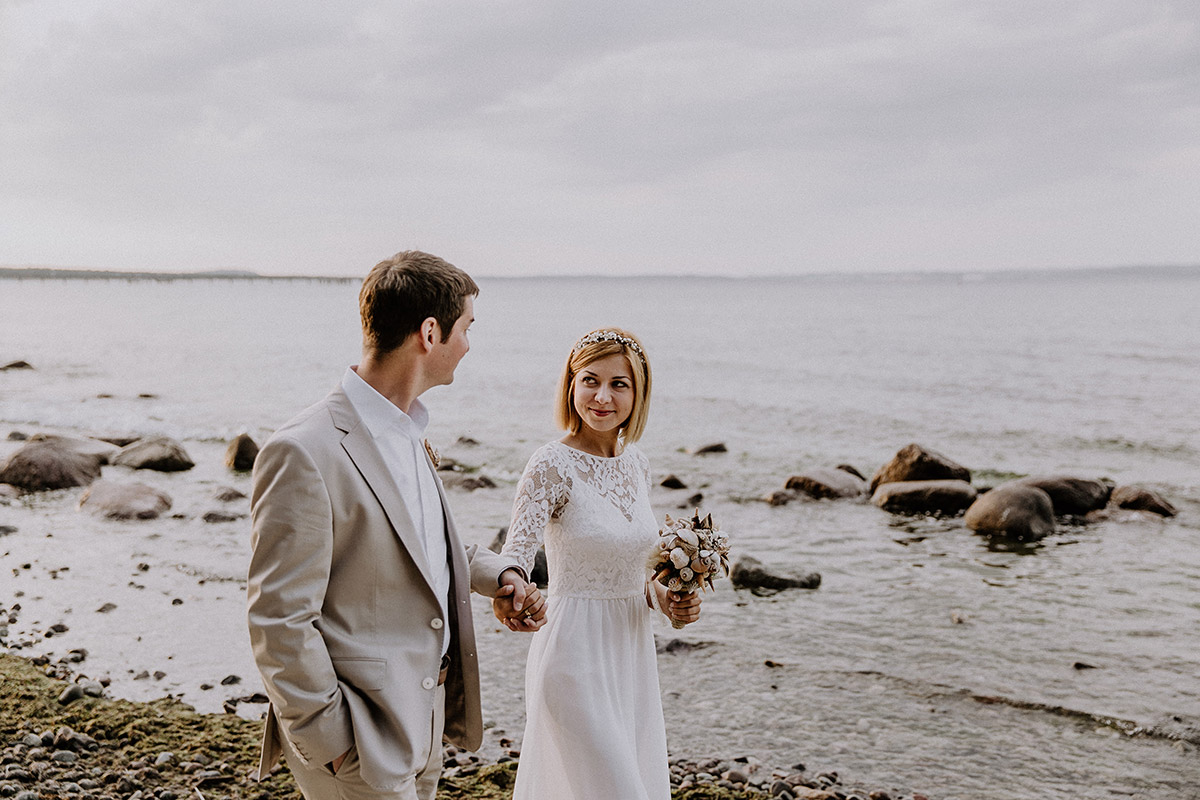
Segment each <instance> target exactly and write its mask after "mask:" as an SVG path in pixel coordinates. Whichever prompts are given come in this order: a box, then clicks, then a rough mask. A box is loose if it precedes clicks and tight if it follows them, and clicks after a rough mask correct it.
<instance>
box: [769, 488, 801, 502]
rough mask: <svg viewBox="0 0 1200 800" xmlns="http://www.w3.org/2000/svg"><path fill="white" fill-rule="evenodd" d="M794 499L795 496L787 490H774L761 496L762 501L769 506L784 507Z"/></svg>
mask: <svg viewBox="0 0 1200 800" xmlns="http://www.w3.org/2000/svg"><path fill="white" fill-rule="evenodd" d="M795 499H796V495H795V494H793V493H792V492H789V491H788V490H787V489H776V490H775V491H773V492H767V493H766V494H764V495H763V496H762V501H763V502H764V503H766V504H767V505H769V506H784V505H787V504H788V503H790V502H791V501H793V500H795Z"/></svg>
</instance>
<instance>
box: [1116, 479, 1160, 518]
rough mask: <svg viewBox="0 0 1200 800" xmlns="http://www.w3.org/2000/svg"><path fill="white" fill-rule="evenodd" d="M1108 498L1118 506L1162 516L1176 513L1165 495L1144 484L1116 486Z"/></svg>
mask: <svg viewBox="0 0 1200 800" xmlns="http://www.w3.org/2000/svg"><path fill="white" fill-rule="evenodd" d="M1109 500H1110V501H1111V502H1112V503H1113V505H1115V506H1117V507H1118V508H1128V509H1132V510H1134V511H1149V512H1151V513H1154V514H1159V515H1160V516H1164V517H1173V516H1175V514H1176V513H1177V512H1176V511H1175V506H1173V505H1171V503H1170V502H1169V501H1168V500H1167V499H1166V498H1165V497H1163V496H1162V495H1161V494H1159V493H1158V492H1156V491H1154V490H1153V489H1147V488H1146V487H1144V486H1118V487H1117V488H1116V489H1113V493H1112V497H1110V498H1109Z"/></svg>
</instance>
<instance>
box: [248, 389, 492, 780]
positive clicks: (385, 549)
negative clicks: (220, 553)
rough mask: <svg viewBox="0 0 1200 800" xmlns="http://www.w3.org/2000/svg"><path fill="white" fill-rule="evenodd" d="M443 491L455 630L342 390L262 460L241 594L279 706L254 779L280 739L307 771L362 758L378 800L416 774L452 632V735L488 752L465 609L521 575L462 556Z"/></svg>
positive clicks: (479, 553)
mask: <svg viewBox="0 0 1200 800" xmlns="http://www.w3.org/2000/svg"><path fill="white" fill-rule="evenodd" d="M429 468H430V469H431V470H432V469H433V465H432V464H429ZM436 482H437V485H438V493H439V494H440V495H441V499H442V509H443V512H444V514H445V519H446V536H447V539H448V541H447V545H448V546H447V550H448V552H449V554H450V555H449V559H450V567H451V588H450V614H449V616H450V619H448V620H447V619H443V618H442V616H443V614H442V609H441V606H440V604H439V603H438V598H437V597H436V595H435V593H434V590H433V588H432V584H433V577H432V569H431V565H430V564H427V563H426V559H425V548H424V545H423V543H422V537H421V534H420V533H419V532H418V531H417V530H415V528H414V525H413V522H412V517H411V516H410V515H409V513H408V511H407V509H406V508H405V506H404V503H403V501H402V499H401V496H400V492H399V490H398V489H397V488H396V486H395V484H394V483H393V481H392V480H391V478H390V477H389V474H388V471H387V467H386V465H385V464H384V461H383V457H382V456H381V455H380V453H379V450H378V448H377V447H376V446H375V443H374V440H373V439H372V438H371V434H370V432H369V431H368V430H367V427H366V425H365V424H363V422H362V420H361V419H360V418H359V416H358V414H357V413H356V412H355V410H354V407H353V406H352V405H351V403H350V400H349V398H347V397H346V395H345V393H344V392H343V391H342V390H341V389H340V388H338V389H336V390H335V391H334V392H332V393H331V394H330V395H329V396H328V397H327V398H325V399H324V400H323V401H321V402H320V403H317V404H316V405H314V406H312V407H311V408H309V409H307V410H306V411H304V412H302V413H301V414H300V415H299V416H297V417H296V418H295V419H293V420H291V421H290V422H288V423H287V424H286V425H284V426H283V427H282V428H280V429H279V430H278V431H276V432H275V434H274V435H273V436H272V437H271V438H270V439H269V440H268V441H267V443H266V444H265V445H264V446H263V448H262V451H261V452H260V453H259V454H258V459H257V460H256V462H255V465H254V489H253V495H252V498H251V519H252V524H253V544H252V546H253V552H252V555H251V560H250V570H249V580H248V585H247V593H248V600H249V613H248V618H249V626H250V641H251V644H252V646H253V648H254V657H255V660H256V661H257V663H258V668H259V671H260V672H261V673H262V679H263V683H264V684H265V687H266V691H267V695H268V697H269V698H270V701H271V705H270V707H269V709H268V712H267V719H266V727H265V730H264V733H263V753H262V762H261V764H260V774H264V775H265V774H266V771H267V770H269V769H270V768H271V767H272V766H273V765H274V764H275V762H276V761H277V760H278V759H279V756H280V754H281V752H282V744H281V741H280V738H279V737H281V736H285V737H287V739H288V741H289V742H291V744H292V745H293V747H294V748H295V750H296V752H297V753H298V754H299V755H300V757H301V758H302V759H304V761H305V763H309V764H313V765H324V764H327V763H328V762H330V761H332V760H334V759H335V758H337V757H338V756H339V755H341V754H342V753H344V752H346V751H347V750H348V749H349V748H350V746H351V744H354V745H356V746H357V748H358V754H359V759H360V761H361V765H362V766H361V769H362V776H363V779H364V780H365V781H366V782H367V783H368V784H370V785H371V786H373V787H375V788H376V789H379V790H382V791H388V790H391V789H393V788H394V787H396V786H397V785H398V784H399V783H401V782H402V781H403V780H405V779H407V778H409V777H411V776H412V775H414V774H415V773H416V771H417V770H418V769H419V768H421V767H422V766H424V764H425V763H426V759H427V756H428V754H429V752H430V748H431V747H432V746H433V745H434V744H435V743H433V742H431V741H430V737H431V734H430V720H431V719H432V717H433V699H434V694H435V689H436V685H437V677H438V671H439V666H440V661H441V648H442V627H443V626H444V625H450V626H451V631H452V635H451V640H450V641H451V645H450V662H451V663H450V671H449V676H448V678H447V681H446V736H447V738H449V739H450V740H451V741H452V742H454V743H456V744H459V745H461V746H462V747H465V748H468V749H472V750H474V749H476V748H478V747H479V744H480V742H481V740H482V737H483V723H482V716H481V711H480V705H479V665H478V662H477V659H476V650H475V632H474V630H473V628H472V624H471V605H470V599H469V597H468V594H469V591H470V590H471V589H474V590H475V591H477V592H479V593H481V594H484V595H487V596H494V595H495V593H496V589H497V587H498V579H499V575H500V573H501V572H502V571H504V569H506V568H507V567H510V566H515V565H514V564H513V563H512V562H511V561H509V560H507V559H502V558H501V557H499V556H497V555H495V554H494V553H491V552H490V551H487V550H479V549H477V548H471V549H469V550H468V549H465V548H464V547H463V545H462V543H461V541H460V540H459V538H458V534H457V533H456V532H455V528H454V521H453V519H452V517H451V516H450V510H449V508H448V507H447V506H446V497H445V493H444V490H443V487H442V485H441V481H440V480H437V481H436ZM437 744H440V743H437Z"/></svg>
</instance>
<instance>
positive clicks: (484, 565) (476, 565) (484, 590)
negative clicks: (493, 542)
mask: <svg viewBox="0 0 1200 800" xmlns="http://www.w3.org/2000/svg"><path fill="white" fill-rule="evenodd" d="M467 560H468V561H469V562H470V564H471V591H473V592H475V593H476V594H481V595H483V596H485V597H495V596H496V590H497V589H499V588H500V573H502V572H504V570H506V569H515V570H516V571H517V572H518V573H519V574H520V575H521V577H522V578H524V579H525V580H529V576H528V575H527V574H526V573H525V570H524V569H523V568H522V567H521V565H520V564H518V563H517V562H516V561H515V560H514V559H513V558H511V557H509V556H502V555H499V554H498V553H493V552H492V551H491V550H488V549H486V548H483V547H480V546H479V545H475V544H473V545H471V546H470V547H468V548H467Z"/></svg>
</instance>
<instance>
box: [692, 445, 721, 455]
mask: <svg viewBox="0 0 1200 800" xmlns="http://www.w3.org/2000/svg"><path fill="white" fill-rule="evenodd" d="M728 452H729V448H727V447H726V446H725V443H724V442H717V443H715V444H705V445H701V446H700V447H697V448H696V449H695V450H693V451H692V455H694V456H706V455H710V454H712V453H728Z"/></svg>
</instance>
